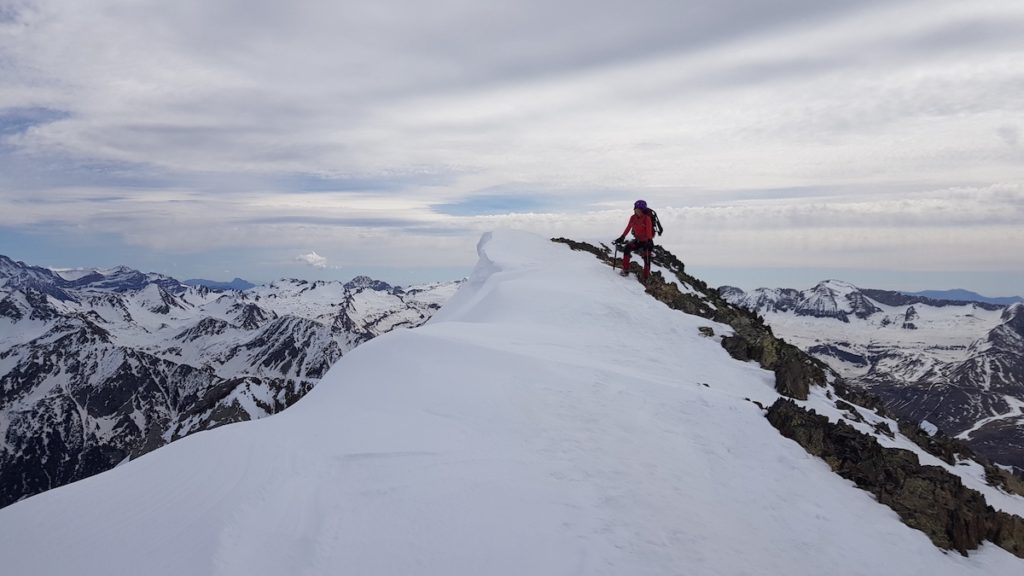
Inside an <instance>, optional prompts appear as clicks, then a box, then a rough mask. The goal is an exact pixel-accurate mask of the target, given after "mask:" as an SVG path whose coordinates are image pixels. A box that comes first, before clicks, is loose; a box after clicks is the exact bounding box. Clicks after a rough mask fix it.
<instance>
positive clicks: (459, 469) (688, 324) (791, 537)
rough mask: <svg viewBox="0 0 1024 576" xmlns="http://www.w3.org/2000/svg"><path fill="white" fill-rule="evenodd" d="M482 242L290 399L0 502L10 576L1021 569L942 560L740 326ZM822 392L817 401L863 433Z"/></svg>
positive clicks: (500, 240)
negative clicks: (809, 420)
mask: <svg viewBox="0 0 1024 576" xmlns="http://www.w3.org/2000/svg"><path fill="white" fill-rule="evenodd" d="M479 252H480V255H481V259H480V266H479V267H478V268H477V269H476V271H475V272H474V274H473V275H472V276H471V277H470V278H469V279H468V280H467V281H466V282H465V283H463V285H462V287H461V288H460V290H459V292H458V293H457V294H456V295H455V296H454V297H453V298H452V299H451V300H450V301H449V302H448V304H447V305H446V306H445V307H444V309H443V310H442V311H441V312H440V313H439V314H437V315H435V316H434V317H433V318H432V319H431V320H430V321H429V322H427V323H426V324H424V325H422V326H420V327H418V328H415V329H412V330H400V331H394V332H390V333H388V334H385V335H383V336H381V337H379V338H375V339H374V340H372V341H370V342H368V343H366V344H364V345H362V346H360V347H358V348H356V349H355V350H353V351H352V352H351V353H349V354H346V355H345V356H344V357H343V358H341V359H340V360H339V361H338V362H337V363H336V364H335V365H334V366H333V367H332V368H331V370H330V372H329V373H328V374H327V375H326V376H325V377H324V379H323V381H322V382H321V384H320V385H318V386H317V387H316V388H315V389H314V390H312V391H311V392H310V393H309V394H307V395H306V396H305V397H304V398H303V399H302V400H301V401H299V402H298V403H297V404H295V405H294V406H293V407H291V408H290V409H288V410H286V411H284V412H282V413H280V414H277V415H275V416H273V417H270V418H266V419H263V420H259V421H256V422H249V423H244V424H240V425H237V426H226V427H222V428H218V429H216V430H212V431H209V432H206V433H203V434H198V435H194V436H191V437H188V438H185V439H183V440H181V441H179V442H176V443H174V444H171V445H170V446H168V447H166V448H163V449H161V450H158V451H156V452H153V453H151V454H149V455H147V456H146V457H144V458H141V459H139V460H136V461H132V462H129V463H127V464H125V465H123V466H119V467H118V468H116V469H114V470H112V471H111V472H109V473H106V474H102V475H99V476H95V477H93V478H90V479H87V480H85V481H82V482H77V483H74V484H71V485H68V486H65V487H62V488H59V489H57V490H52V491H49V492H46V493H44V494H40V495H38V496H36V497H33V498H30V499H28V500H26V501H24V502H19V503H17V504H15V505H13V506H10V507H8V508H5V509H2V510H0V556H2V557H3V558H4V564H3V566H4V568H5V570H6V571H9V572H10V573H12V574H29V573H31V574H36V575H42V576H47V575H54V574H67V573H93V572H97V573H103V574H108V575H119V574H137V573H140V572H144V573H146V574H149V575H154V576H157V575H163V574H174V575H178V574H246V575H261V574H268V575H270V574H324V575H327V574H362V575H375V574H452V575H457V574H465V575H470V574H472V575H476V574H489V575H502V574H509V575H513V574H514V575H521V574H553V575H554V574H594V575H600V574H644V575H655V574H666V575H667V574H907V575H922V576H923V575H940V576H941V575H958V576H959V575H971V574H978V575H985V576H992V575H999V576H1009V575H1010V574H1019V573H1021V571H1022V570H1024V560H1021V559H1019V558H1016V557H1013V556H1011V555H1010V554H1009V553H1007V552H1006V551H1004V550H1002V549H1000V548H997V547H995V546H992V545H984V546H983V547H982V548H981V549H980V550H976V551H974V552H972V553H971V555H970V557H962V556H959V555H956V554H946V553H944V552H943V551H941V550H940V549H938V548H936V547H935V546H933V545H932V544H931V542H930V541H929V540H928V538H927V537H926V536H925V535H924V534H923V533H921V532H918V531H916V530H914V529H912V528H909V527H907V526H906V525H904V524H902V523H900V522H899V520H898V518H897V516H896V515H895V514H894V513H893V512H892V511H891V510H890V509H888V508H886V507H884V506H882V505H881V504H879V503H877V502H876V501H875V500H874V499H873V498H872V497H871V496H870V495H869V494H868V493H866V492H864V491H861V490H859V489H857V488H855V487H854V486H853V485H852V484H851V483H850V482H849V481H847V480H843V479H841V478H839V477H838V476H836V475H834V474H833V473H832V472H831V471H830V469H829V467H828V466H827V465H826V464H825V463H824V462H822V461H821V460H818V459H816V458H813V457H811V456H809V455H808V454H807V453H806V452H805V451H804V449H803V448H801V447H800V446H798V445H797V444H796V443H794V442H792V441H790V440H787V439H785V438H783V437H782V436H781V435H780V434H779V433H777V432H776V431H775V429H774V428H772V427H771V425H770V424H769V423H768V421H767V420H766V419H765V417H764V413H763V410H762V409H761V408H759V407H758V405H757V404H755V402H758V403H760V404H761V405H764V406H767V405H769V404H771V403H772V402H773V401H774V400H775V399H777V398H778V394H777V393H776V392H775V389H774V382H773V380H774V377H773V375H772V374H771V373H770V372H766V371H764V370H762V369H761V368H759V367H758V366H757V365H755V364H752V363H745V362H738V361H735V360H733V359H732V358H730V357H729V356H728V354H727V353H726V351H725V350H724V349H723V347H722V346H721V344H720V341H719V339H720V338H721V336H722V335H723V334H730V333H731V330H730V328H729V327H728V326H725V325H722V324H717V323H714V322H710V321H708V320H706V319H703V318H699V317H696V316H691V315H688V314H684V313H681V312H678V311H674V310H671V309H669V308H668V307H666V306H665V305H664V304H662V303H661V302H659V301H657V300H655V299H653V298H651V297H649V296H648V295H647V294H645V293H644V289H643V286H641V285H639V284H638V283H636V282H635V281H634V280H632V279H623V278H621V277H619V276H617V275H616V274H614V273H613V272H612V271H611V270H610V268H609V267H607V266H605V265H604V264H603V263H601V262H599V261H596V260H595V259H594V258H593V257H591V256H590V255H589V254H582V253H575V252H572V251H570V250H568V249H566V248H565V247H564V246H560V245H556V244H553V243H551V242H548V241H547V240H545V239H542V238H538V237H535V236H532V235H528V234H523V233H513V232H507V231H503V232H495V233H493V234H488V235H486V236H485V237H484V238H483V239H482V240H481V243H480V245H479ZM702 328H704V329H705V330H703V331H702V330H701V329H702ZM707 328H710V329H711V332H713V334H714V335H713V336H710V337H709V336H706V335H705V334H707V333H708V330H707ZM825 392H826V391H825V390H816V391H814V393H813V394H812V398H811V399H810V400H808V402H807V403H805V404H806V405H807V406H808V407H815V408H816V409H818V410H819V411H821V412H822V413H826V415H827V416H828V417H829V418H843V416H842V413H841V412H840V411H839V410H837V409H836V408H835V406H834V404H832V401H831V400H829V399H828V398H827V397H826V395H825ZM830 406H831V408H829V407H830ZM871 418H878V417H877V416H874V415H872V414H870V413H865V416H864V417H862V419H871ZM857 426H863V427H864V428H866V429H870V426H868V425H867V424H863V425H861V424H857ZM888 441H890V442H900V443H903V444H905V445H906V447H907V449H911V450H913V449H915V448H914V447H913V445H912V444H911V443H910V442H907V441H906V440H905V439H903V438H902V437H901V436H898V435H896V436H895V437H894V439H892V440H888ZM927 463H929V464H931V463H932V460H928V461H927ZM936 465H942V463H941V462H939V463H937V464H936ZM955 468H956V467H954V466H951V467H950V469H955ZM964 482H965V483H968V482H969V483H972V485H978V484H979V483H980V482H979V481H978V479H977V478H975V477H972V476H970V475H966V476H965V480H964ZM987 495H988V494H986V496H987ZM995 505H997V506H999V507H1001V508H1003V509H1007V508H1010V509H1012V510H1015V511H1017V512H1018V513H1019V511H1021V510H1024V501H1022V500H1020V499H1014V498H1012V497H1009V496H1005V497H1004V498H1003V499H1002V500H1000V501H999V502H997V503H995Z"/></svg>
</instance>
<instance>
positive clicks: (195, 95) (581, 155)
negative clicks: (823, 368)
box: [0, 0, 1024, 295]
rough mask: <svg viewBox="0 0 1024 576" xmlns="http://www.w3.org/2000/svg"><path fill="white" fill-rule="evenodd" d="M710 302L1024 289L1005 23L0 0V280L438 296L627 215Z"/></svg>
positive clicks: (598, 234)
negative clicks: (384, 290)
mask: <svg viewBox="0 0 1024 576" xmlns="http://www.w3.org/2000/svg"><path fill="white" fill-rule="evenodd" d="M637 198H644V199H646V200H647V201H648V202H649V203H650V204H651V205H652V206H653V207H655V208H656V209H658V212H659V214H660V215H661V219H662V220H663V222H664V224H665V227H666V234H665V235H664V236H662V237H661V238H659V242H660V243H661V244H663V245H664V246H666V247H667V248H669V249H670V250H672V251H673V252H675V253H676V254H677V255H679V256H680V257H681V258H682V259H683V260H684V261H685V262H686V263H687V265H688V267H689V270H690V271H692V272H694V273H696V274H698V275H700V276H701V277H703V278H704V279H705V280H706V281H708V282H709V283H711V284H713V285H717V284H723V283H730V284H734V285H739V286H742V287H744V288H754V287H757V286H791V287H797V288H803V287H808V286H811V285H813V284H814V283H815V282H816V281H817V280H822V279H826V278H840V279H844V280H849V281H852V282H854V283H856V284H858V285H861V286H863V287H876V288H892V289H907V290H921V289H928V288H933V289H943V288H953V287H963V288H968V289H973V290H977V291H980V292H982V293H986V294H989V295H1010V294H1017V295H1021V294H1024V2H1021V1H1020V0H972V1H970V2H962V1H955V0H950V1H947V0H928V1H924V2H919V1H903V0H885V1H877V2H876V1H869V0H857V1H855V0H835V1H830V2H821V1H820V0H776V1H771V2H768V1H759V0H713V1H706V0H699V1H683V0H554V1H552V0H543V1H541V0H515V1H500V2H499V1H486V0H432V1H430V2H422V1H415V0H365V1H358V2H354V1H338V0H291V1H289V2H284V1H281V0H278V1H265V0H175V1H174V2H167V1H160V0H92V1H90V2H80V1H76V0H38V1H37V0H0V254H5V255H8V256H11V257H13V258H15V259H19V260H25V261H27V262H30V263H33V264H37V265H43V266H54V267H75V266H110V265H116V264H126V265H129V266H132V267H136V268H139V269H143V270H146V271H157V272H163V273H167V274H171V275H173V276H176V277H178V278H187V277H207V278H213V279H229V278H231V277H233V276H241V277H244V278H247V279H250V280H254V281H269V280H273V279H276V278H279V277H284V276H291V277H302V278H336V279H342V280H347V279H348V278H350V277H352V276H353V275H355V274H359V273H369V274H371V275H374V276H376V277H378V278H382V279H385V280H389V281H392V282H396V283H399V284H405V283H410V282H418V281H422V280H431V279H442V278H455V277H460V276H461V275H463V274H465V273H466V272H468V270H469V269H470V268H471V266H472V265H473V264H474V263H475V261H476V252H475V244H476V240H477V239H478V238H479V236H480V234H481V233H482V232H484V231H487V230H491V229H495V228H502V227H512V228H521V229H527V230H532V231H536V232H538V233H541V234H544V235H550V236H569V237H573V238H577V239H588V240H603V241H608V240H610V239H612V238H615V237H616V236H618V235H619V233H620V232H621V231H622V228H623V227H624V226H625V223H626V220H627V218H628V216H629V213H630V208H631V206H632V202H633V201H634V200H635V199H637Z"/></svg>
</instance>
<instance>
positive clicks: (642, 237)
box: [622, 213, 654, 242]
mask: <svg viewBox="0 0 1024 576" xmlns="http://www.w3.org/2000/svg"><path fill="white" fill-rule="evenodd" d="M630 229H632V230H633V237H635V238H636V239H637V240H639V241H641V242H646V241H647V240H653V239H654V225H653V224H652V223H651V217H650V215H649V214H647V213H644V214H641V215H640V216H637V215H636V214H633V215H632V216H630V217H629V224H626V229H625V230H623V231H622V237H623V238H625V237H626V234H629V231H630Z"/></svg>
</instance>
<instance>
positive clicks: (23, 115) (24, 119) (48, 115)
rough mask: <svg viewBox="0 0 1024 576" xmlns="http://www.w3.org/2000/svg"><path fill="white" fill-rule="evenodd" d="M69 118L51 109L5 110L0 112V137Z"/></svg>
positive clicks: (61, 112)
mask: <svg viewBox="0 0 1024 576" xmlns="http://www.w3.org/2000/svg"><path fill="white" fill-rule="evenodd" d="M70 116H71V115H70V114H69V113H67V112H65V111H63V110H53V109H52V108H7V109H5V110H2V111H0V136H13V135H15V134H22V133H24V132H25V131H26V130H28V129H29V128H31V127H33V126H39V125H40V124H49V123H50V122H56V121H58V120H63V119H65V118H68V117H70Z"/></svg>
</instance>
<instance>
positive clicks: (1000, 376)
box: [720, 281, 1024, 470]
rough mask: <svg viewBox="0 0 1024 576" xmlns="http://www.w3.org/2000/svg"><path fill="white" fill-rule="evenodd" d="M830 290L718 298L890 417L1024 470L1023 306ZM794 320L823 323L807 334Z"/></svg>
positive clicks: (728, 293)
mask: <svg viewBox="0 0 1024 576" xmlns="http://www.w3.org/2000/svg"><path fill="white" fill-rule="evenodd" d="M829 285H832V286H831V289H829V288H830V287H829ZM835 288H836V286H835V283H834V282H833V281H830V282H823V283H822V284H819V285H818V286H817V287H815V288H814V289H812V290H809V291H803V292H799V293H798V294H797V295H794V293H793V292H794V291H793V290H789V289H775V290H766V289H762V290H758V291H755V292H754V293H751V294H746V293H745V292H743V291H742V290H740V289H737V288H731V287H723V288H722V289H720V293H721V294H722V296H723V297H724V298H725V299H726V300H728V301H730V302H732V303H735V304H737V305H741V306H743V307H745V308H747V309H749V310H752V311H754V312H756V313H758V314H762V315H763V316H764V318H765V320H766V321H767V322H768V323H769V324H770V325H771V326H772V328H773V329H774V330H775V332H776V333H777V334H779V335H780V336H782V337H783V338H785V339H787V340H789V341H791V342H794V343H796V344H797V345H798V346H801V347H802V348H804V349H805V350H806V351H808V352H809V353H811V354H812V355H813V356H815V357H816V358H818V359H820V360H822V361H824V362H826V363H828V364H829V365H830V366H831V367H832V368H834V369H835V370H837V372H839V373H840V374H842V375H843V376H844V377H846V378H847V379H848V380H849V381H850V382H852V383H854V384H856V385H859V386H862V387H864V388H866V389H868V390H870V391H871V392H872V393H873V394H876V395H877V396H879V397H880V398H882V399H883V400H884V402H885V403H886V405H887V407H888V408H889V409H890V410H891V411H892V412H894V413H895V414H897V415H899V416H901V417H903V418H907V419H910V420H914V421H918V420H927V421H929V422H930V423H932V424H934V425H936V426H937V427H938V428H939V429H940V430H942V431H943V432H944V433H946V434H949V435H951V436H959V437H961V438H963V439H964V440H966V441H967V442H968V444H969V445H970V446H971V447H972V448H974V449H975V450H976V451H977V452H978V453H980V454H983V455H985V456H987V457H989V458H991V459H993V460H994V461H996V462H1000V463H1002V464H1006V465H1011V466H1015V467H1017V468H1018V469H1020V470H1024V442H1022V440H1024V433H1022V432H1021V431H1020V425H1021V424H1024V305H1021V304H1015V305H1012V306H1008V307H1003V306H998V305H994V304H989V303H976V302H960V301H948V300H946V301H943V300H932V299H929V298H924V297H921V296H907V295H904V294H901V293H897V292H888V291H882V290H860V289H858V288H856V287H853V286H850V285H846V286H844V287H843V289H842V290H836V289H835ZM836 292H842V295H841V298H836V297H835V295H836ZM800 302H805V303H806V302H815V303H816V304H815V306H806V305H805V306H802V307H801V306H800V304H799V303H800ZM833 304H834V305H835V306H834V307H833ZM796 316H803V317H806V316H811V317H813V318H817V319H820V322H816V323H813V326H810V325H808V324H807V322H806V321H804V322H797V321H795V320H794V318H795V317H796ZM836 320H839V321H840V322H841V323H839V322H836Z"/></svg>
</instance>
